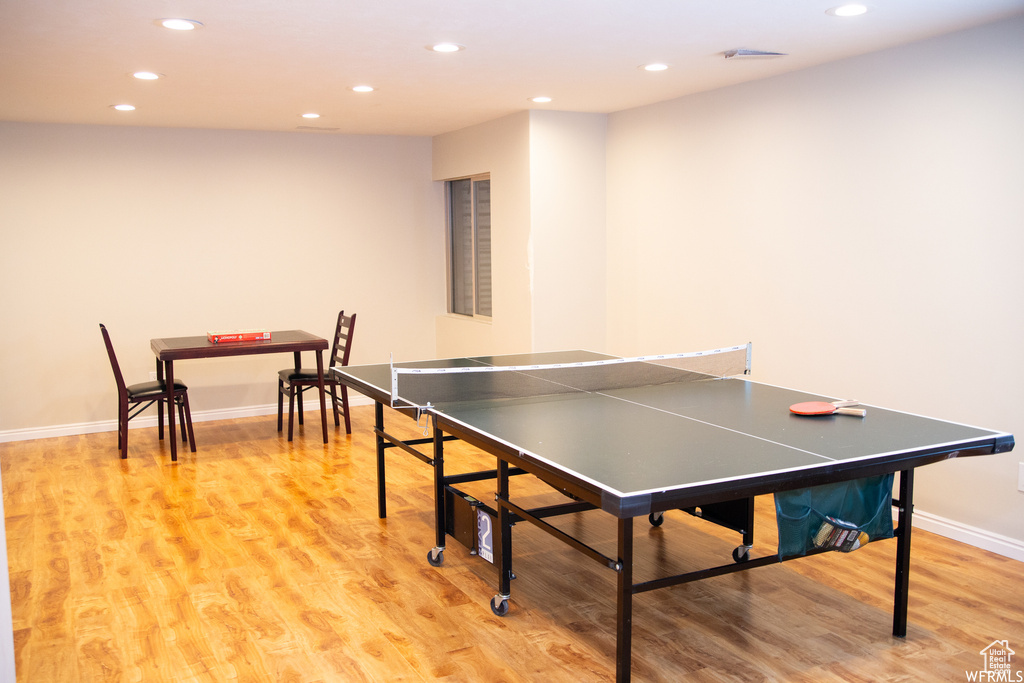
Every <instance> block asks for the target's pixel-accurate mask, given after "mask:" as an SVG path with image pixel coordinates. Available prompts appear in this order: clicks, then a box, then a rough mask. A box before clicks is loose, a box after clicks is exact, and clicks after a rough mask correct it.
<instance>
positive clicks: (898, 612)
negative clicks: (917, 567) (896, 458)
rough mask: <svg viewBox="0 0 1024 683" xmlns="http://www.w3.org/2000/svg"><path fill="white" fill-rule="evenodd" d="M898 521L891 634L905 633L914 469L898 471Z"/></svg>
mask: <svg viewBox="0 0 1024 683" xmlns="http://www.w3.org/2000/svg"><path fill="white" fill-rule="evenodd" d="M899 503H900V506H899V511H900V512H899V521H898V522H897V525H898V526H897V527H896V585H895V589H894V591H893V608H892V634H893V635H894V636H897V637H899V638H903V637H905V636H906V635H907V602H908V598H909V594H910V531H911V525H912V523H913V516H914V470H903V471H902V472H900V498H899Z"/></svg>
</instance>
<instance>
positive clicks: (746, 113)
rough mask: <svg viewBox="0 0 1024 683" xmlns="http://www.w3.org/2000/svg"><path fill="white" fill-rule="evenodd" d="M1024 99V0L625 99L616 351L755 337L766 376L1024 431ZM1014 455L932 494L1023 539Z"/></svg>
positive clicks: (935, 485) (619, 144)
mask: <svg viewBox="0 0 1024 683" xmlns="http://www.w3.org/2000/svg"><path fill="white" fill-rule="evenodd" d="M737 67H739V68H742V65H741V64H737ZM1022 112H1024V20H1022V19H1017V20H1015V21H1007V22H1002V23H999V24H995V25H991V26H988V27H984V28H980V29H977V30H972V31H967V32H963V33H959V34H953V35H950V36H947V37H943V38H937V39H933V40H929V41H925V42H921V43H918V44H913V45H909V46H906V47H902V48H898V49H892V50H887V51H884V52H879V53H876V54H872V55H867V56H864V57H860V58H856V59H849V60H845V61H842V62H838V63H834V64H830V65H825V66H822V67H819V68H814V69H808V70H805V71H801V72H796V73H793V74H789V75H786V76H781V77H777V78H773V79H770V80H765V81H760V82H755V83H750V84H746V85H741V86H736V87H731V88H726V89H722V90H718V91H715V92H710V93H706V94H702V95H697V96H693V97H686V98H682V99H678V100H674V101H671V102H666V103H663V104H659V105H654V106H649V107H644V108H640V109H635V110H631V111H625V112H619V113H616V114H613V115H611V117H610V120H609V135H608V168H609V178H608V188H609V194H608V225H609V233H608V279H609V303H608V318H609V321H610V323H609V332H608V336H609V351H611V352H613V353H620V354H624V355H631V354H635V353H641V352H642V353H655V352H669V351H676V350H692V349H700V348H710V347H714V346H719V345H725V344H732V343H739V342H745V341H748V340H750V341H752V342H753V343H754V362H753V366H754V377H755V379H758V380H762V381H766V382H770V383H780V384H784V385H788V386H795V387H798V388H804V389H807V390H812V391H820V392H826V393H830V394H833V395H838V396H844V397H851V398H857V399H860V400H862V401H865V402H868V403H877V404H880V405H884V406H889V407H893V408H898V409H902V410H907V411H911V412H917V413H923V414H927V415H934V416H937V417H942V418H946V419H951V420H956V421H962V422H967V423H971V424H978V425H980V426H986V427H991V428H995V429H1000V430H1006V431H1011V432H1015V433H1016V434H1018V435H1020V434H1024V417H1022V415H1024V412H1022V410H1021V406H1024V369H1022V367H1021V365H1020V364H1019V363H1017V362H1016V355H1017V348H1016V347H1017V346H1019V344H1020V342H1021V339H1022V338H1024V269H1022V267H1021V257H1022V256H1024V126H1022V125H1021V121H1022V118H1021V117H1022ZM868 419H870V416H869V417H868ZM1021 461H1024V453H1021V452H1020V451H1019V450H1018V452H1014V453H1009V454H1004V455H997V456H991V457H984V458H975V459H965V460H962V461H952V462H947V463H942V464H940V465H935V466H931V467H926V468H923V469H922V470H920V471H919V475H918V489H917V506H918V510H919V511H926V512H928V513H932V514H935V515H939V516H942V517H944V518H948V519H949V520H955V521H957V522H959V523H962V524H967V525H971V526H974V527H977V528H980V529H984V530H987V531H989V532H992V533H995V534H1001V535H1004V536H1007V537H1010V538H1012V539H1018V543H1020V542H1021V541H1024V493H1020V492H1018V491H1017V463H1018V462H1021Z"/></svg>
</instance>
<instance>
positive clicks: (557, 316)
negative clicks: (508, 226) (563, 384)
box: [530, 111, 608, 351]
mask: <svg viewBox="0 0 1024 683" xmlns="http://www.w3.org/2000/svg"><path fill="white" fill-rule="evenodd" d="M607 122H608V117H607V115H604V114H580V113H574V112H558V111H533V112H531V115H530V207H531V218H530V224H531V234H532V240H531V242H532V253H533V265H534V271H533V344H532V346H531V348H532V349H534V350H539V351H549V350H561V349H578V348H583V349H594V350H603V349H604V348H605V346H606V343H607V341H606V337H605V335H606V328H607V320H606V311H607V299H606V292H607V289H608V286H607V279H606V270H607V263H606V250H607V245H606V241H605V233H606V231H607V226H606V221H605V213H606V211H605V193H606V188H605V181H606V174H607V169H606V167H605V136H606V134H607Z"/></svg>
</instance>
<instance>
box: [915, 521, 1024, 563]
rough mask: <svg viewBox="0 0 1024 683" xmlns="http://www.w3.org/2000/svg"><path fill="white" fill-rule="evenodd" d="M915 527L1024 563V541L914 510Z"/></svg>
mask: <svg viewBox="0 0 1024 683" xmlns="http://www.w3.org/2000/svg"><path fill="white" fill-rule="evenodd" d="M914 527H915V528H917V529H923V530H924V531H930V532H932V533H933V534H938V535H939V536H945V537H946V538H951V539H953V540H954V541H960V542H961V543H966V544H967V545H970V546H974V547H975V548H981V549H982V550H988V551H989V552H993V553H996V554H997V555H1002V556H1003V557H1009V558H1010V559H1013V560H1019V561H1020V562H1024V541H1019V540H1017V539H1016V538H1010V537H1009V536H1003V535H1001V534H997V533H993V532H991V531H986V530H985V529H979V528H978V527H973V526H968V525H966V524H961V523H960V522H955V521H953V520H951V519H946V518H945V517H939V516H938V515H933V514H931V513H929V512H924V511H922V510H914Z"/></svg>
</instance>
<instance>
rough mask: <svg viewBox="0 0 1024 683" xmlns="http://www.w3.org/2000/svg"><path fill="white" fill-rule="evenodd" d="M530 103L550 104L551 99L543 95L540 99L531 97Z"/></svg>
mask: <svg viewBox="0 0 1024 683" xmlns="http://www.w3.org/2000/svg"><path fill="white" fill-rule="evenodd" d="M530 101H531V102H536V103H537V104H547V103H548V102H550V101H551V98H550V97H546V96H544V95H542V96H540V97H531V98H530Z"/></svg>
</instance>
